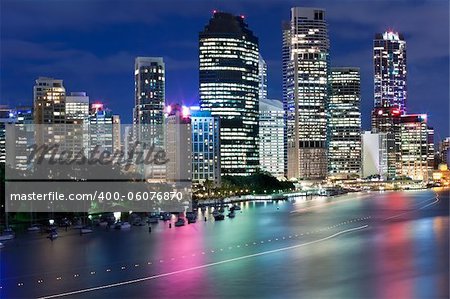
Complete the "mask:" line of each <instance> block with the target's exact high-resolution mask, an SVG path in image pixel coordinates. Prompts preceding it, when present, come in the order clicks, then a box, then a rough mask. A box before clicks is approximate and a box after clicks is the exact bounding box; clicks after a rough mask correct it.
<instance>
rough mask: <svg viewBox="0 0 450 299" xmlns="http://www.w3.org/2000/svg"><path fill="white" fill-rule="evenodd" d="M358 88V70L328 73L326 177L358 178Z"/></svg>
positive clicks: (334, 69)
mask: <svg viewBox="0 0 450 299" xmlns="http://www.w3.org/2000/svg"><path fill="white" fill-rule="evenodd" d="M360 85H361V78H360V73H359V68H347V67H345V68H332V69H331V96H330V102H329V107H328V109H329V114H330V118H329V124H328V126H329V147H328V173H329V175H330V176H331V177H334V178H351V177H359V176H360V175H361V112H360V106H361V93H360Z"/></svg>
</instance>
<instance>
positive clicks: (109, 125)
mask: <svg viewBox="0 0 450 299" xmlns="http://www.w3.org/2000/svg"><path fill="white" fill-rule="evenodd" d="M97 146H98V147H99V151H100V152H101V151H108V152H110V153H113V151H114V134H113V113H112V111H111V110H109V109H107V108H105V107H104V105H103V104H102V103H94V104H91V109H90V112H89V145H88V148H89V150H90V151H92V150H93V149H95V147H97Z"/></svg>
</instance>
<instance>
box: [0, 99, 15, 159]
mask: <svg viewBox="0 0 450 299" xmlns="http://www.w3.org/2000/svg"><path fill="white" fill-rule="evenodd" d="M15 122H16V119H15V117H14V113H13V110H12V109H10V108H9V107H8V106H5V105H1V106H0V163H5V161H6V125H7V124H13V123H15Z"/></svg>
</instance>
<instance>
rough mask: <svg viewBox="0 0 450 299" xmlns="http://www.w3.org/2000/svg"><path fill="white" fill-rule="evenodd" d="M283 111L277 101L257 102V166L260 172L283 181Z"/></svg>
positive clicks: (281, 105) (265, 100) (264, 100)
mask: <svg viewBox="0 0 450 299" xmlns="http://www.w3.org/2000/svg"><path fill="white" fill-rule="evenodd" d="M283 134H284V109H283V104H282V103H281V102H280V101H278V100H269V99H262V100H261V101H260V102H259V164H260V167H261V170H263V171H267V172H269V173H270V174H271V175H273V176H274V177H276V178H279V179H284V135H283Z"/></svg>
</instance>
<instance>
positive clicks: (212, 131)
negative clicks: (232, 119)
mask: <svg viewBox="0 0 450 299" xmlns="http://www.w3.org/2000/svg"><path fill="white" fill-rule="evenodd" d="M190 111H191V129H192V183H193V184H200V185H202V184H204V183H205V182H206V181H210V182H212V183H213V184H214V186H220V183H221V171H220V119H219V117H217V116H212V115H211V112H209V111H201V110H200V109H199V107H191V109H190Z"/></svg>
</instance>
